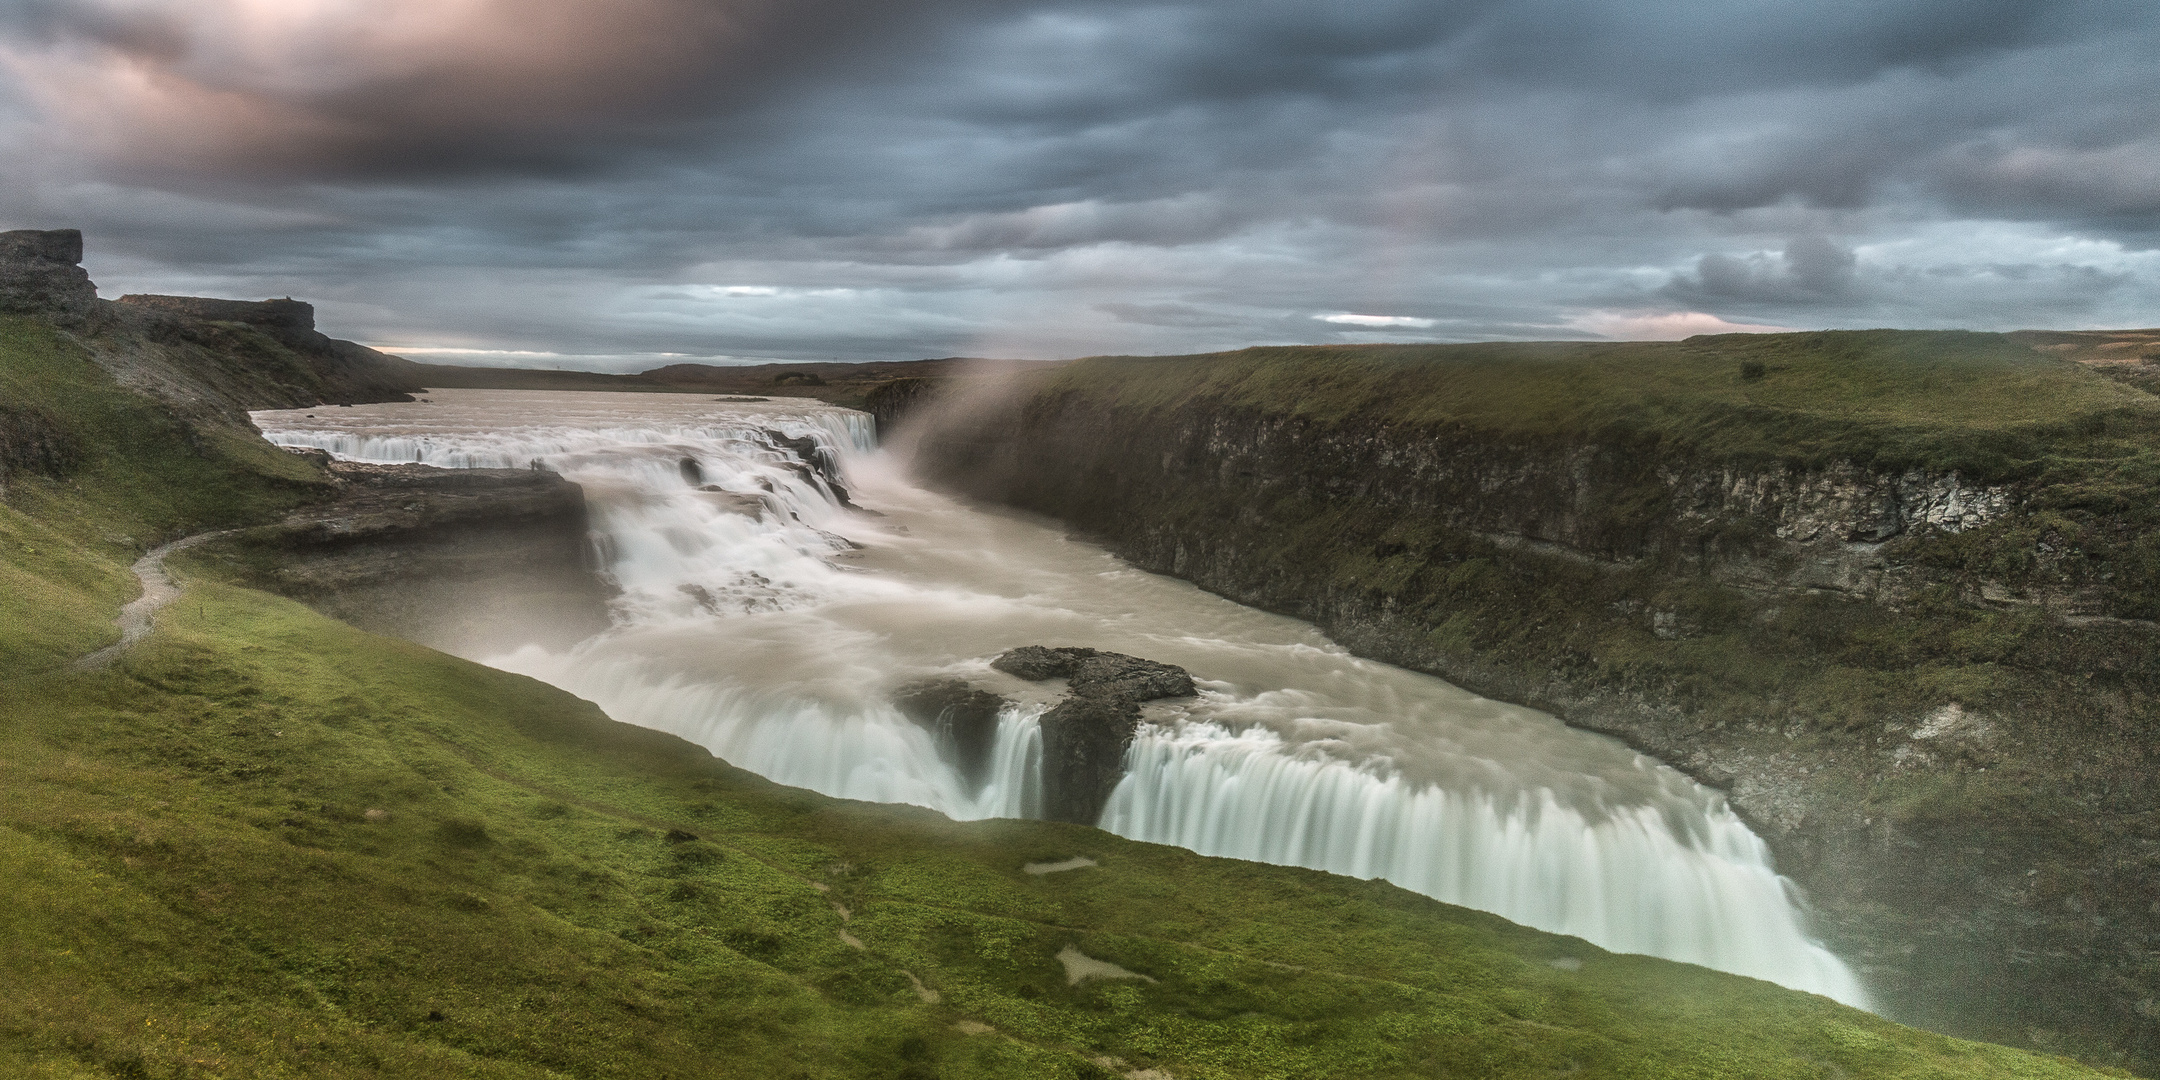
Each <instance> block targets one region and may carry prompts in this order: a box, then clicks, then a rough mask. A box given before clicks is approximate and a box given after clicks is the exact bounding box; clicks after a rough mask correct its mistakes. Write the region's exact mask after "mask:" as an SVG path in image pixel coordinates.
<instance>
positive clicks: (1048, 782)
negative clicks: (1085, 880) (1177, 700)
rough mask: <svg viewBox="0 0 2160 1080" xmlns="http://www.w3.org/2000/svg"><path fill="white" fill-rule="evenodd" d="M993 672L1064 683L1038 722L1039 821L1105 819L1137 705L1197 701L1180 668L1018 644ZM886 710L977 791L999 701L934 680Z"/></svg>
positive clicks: (901, 694) (909, 689) (901, 693)
mask: <svg viewBox="0 0 2160 1080" xmlns="http://www.w3.org/2000/svg"><path fill="white" fill-rule="evenodd" d="M990 666H991V667H993V668H996V669H997V670H999V671H1002V672H1005V673H1006V674H1008V675H1014V676H1018V677H1019V678H1022V679H1026V680H1028V681H1029V682H1041V681H1043V680H1045V679H1064V680H1065V686H1066V694H1065V697H1064V698H1063V699H1062V700H1060V701H1059V702H1058V703H1057V704H1056V705H1053V706H1051V708H1050V711H1049V712H1046V713H1044V714H1043V718H1042V785H1043V816H1044V817H1047V818H1049V819H1051V820H1053V821H1070V822H1075V823H1078V824H1081V825H1093V824H1095V822H1096V819H1098V818H1100V817H1101V816H1102V810H1103V804H1104V803H1105V802H1106V801H1108V800H1109V798H1110V791H1111V789H1112V788H1115V787H1116V786H1117V782H1118V779H1119V778H1120V777H1122V776H1123V775H1124V774H1125V748H1126V747H1128V746H1130V745H1132V740H1133V732H1134V731H1135V730H1137V729H1138V728H1139V726H1140V703H1141V702H1144V701H1154V700H1157V699H1159V698H1171V697H1185V696H1188V695H1190V694H1192V693H1193V692H1194V690H1193V681H1192V676H1191V675H1188V674H1186V672H1185V669H1184V668H1181V667H1177V666H1175V665H1172V664H1159V663H1156V662H1155V661H1153V660H1142V659H1140V658H1139V657H1137V656H1126V655H1125V654H1123V653H1114V652H1101V651H1098V650H1095V649H1083V648H1049V647H1046V646H1042V645H1024V646H1022V647H1020V648H1017V649H1013V650H1011V651H1010V652H1006V653H1004V654H1002V655H1000V656H999V657H998V658H997V659H995V660H992V661H991V662H990ZM893 704H895V705H897V706H899V708H900V711H901V712H902V713H904V714H905V715H906V716H907V717H908V718H909V719H911V720H914V721H915V722H916V723H918V724H921V725H922V726H923V727H925V728H927V729H929V730H930V731H931V732H932V733H934V734H935V735H936V736H937V738H938V749H939V752H940V753H942V754H945V755H946V757H947V760H950V761H952V762H953V763H954V765H955V766H956V767H957V768H959V770H960V772H961V775H962V776H964V777H966V778H967V781H968V783H969V784H970V785H971V786H973V787H975V788H976V789H978V790H979V789H980V788H981V786H982V783H983V781H984V780H986V779H987V776H986V773H987V772H988V769H989V764H990V749H991V745H992V743H993V742H995V740H996V738H997V715H998V711H999V710H1000V709H1003V708H1004V707H1005V699H1004V698H1002V697H999V696H998V695H996V694H992V693H990V692H988V691H986V690H978V689H976V688H975V687H972V686H969V685H968V684H967V683H966V682H964V681H962V680H960V679H935V680H928V681H924V682H917V683H910V684H908V685H906V686H903V687H901V688H900V689H899V690H898V691H897V692H895V693H894V695H893Z"/></svg>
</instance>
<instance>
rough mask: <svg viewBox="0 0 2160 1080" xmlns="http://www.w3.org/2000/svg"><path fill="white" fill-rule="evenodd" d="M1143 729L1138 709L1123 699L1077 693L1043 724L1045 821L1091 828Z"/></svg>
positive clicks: (1045, 714) (1097, 694)
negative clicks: (1136, 735) (1137, 736)
mask: <svg viewBox="0 0 2160 1080" xmlns="http://www.w3.org/2000/svg"><path fill="white" fill-rule="evenodd" d="M1139 727H1140V703H1139V702H1137V701H1134V700H1133V699H1131V698H1129V697H1125V696H1124V695H1121V694H1109V693H1075V694H1068V695H1066V697H1065V700H1063V701H1060V702H1058V703H1057V704H1056V705H1055V706H1052V707H1051V709H1050V711H1049V712H1046V713H1044V714H1043V718H1042V785H1043V816H1044V817H1046V818H1049V819H1050V820H1052V821H1070V822H1073V823H1075V824H1079V825H1093V824H1095V822H1096V821H1097V820H1098V819H1099V818H1101V817H1102V810H1103V805H1104V804H1105V803H1107V802H1108V801H1109V800H1110V792H1111V790H1112V789H1114V788H1116V787H1117V782H1118V779H1119V778H1120V777H1122V776H1124V775H1125V748H1126V747H1128V746H1131V745H1132V740H1133V732H1134V731H1135V730H1137V729H1138V728H1139Z"/></svg>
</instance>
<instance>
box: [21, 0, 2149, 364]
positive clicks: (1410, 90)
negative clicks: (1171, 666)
mask: <svg viewBox="0 0 2160 1080" xmlns="http://www.w3.org/2000/svg"><path fill="white" fill-rule="evenodd" d="M2153 55H2160V15H2156V12H2155V10H2154V9H2153V8H2152V7H2151V5H2149V4H2140V3H2117V2H2084V3H2034V2H2017V3H2011V2H1992V0H1873V2H1866V3H1863V2H1860V0H1825V2H1821V3H1814V4H1807V5H1795V4H1790V3H1769V2H1758V0H1716V2H1712V0H1699V2H1648V0H1598V2H1591V3H1583V2H1561V0H1544V2H1533V0H1465V2H1461V3H1448V4H1440V3H1433V2H1430V0H1342V2H1338V3H1333V4H1326V5H1315V4H1310V3H1292V2H1289V0H1185V2H1153V3H1147V2H1139V0H1098V2H1092V3H1028V2H1023V0H1002V2H1001V0H938V2H935V3H880V2H873V0H794V2H789V3H780V2H779V0H612V2H608V3H601V2H598V0H521V2H518V3H510V2H508V0H383V2H379V3H374V4H369V5H360V4H352V3H347V2H343V0H283V2H278V3H271V2H269V0H161V2H153V0H14V2H13V3H7V2H5V0H0V78H4V83H0V218H4V219H5V223H6V224H9V225H24V226H31V225H50V224H77V225H81V226H83V227H84V228H86V229H88V230H89V231H90V234H91V242H92V250H93V258H92V265H91V268H92V270H93V272H94V273H95V274H96V275H97V277H98V279H99V281H100V282H101V283H102V284H104V285H106V286H108V290H109V291H110V290H112V289H126V290H130V291H159V292H172V291H214V292H226V293H233V294H239V295H272V294H274V295H284V294H286V293H294V294H296V295H298V294H305V295H308V296H310V297H311V298H314V299H317V300H318V301H320V302H321V303H322V305H323V311H324V317H325V319H326V321H328V322H330V323H331V324H332V325H334V326H336V327H339V328H342V329H343V330H344V331H345V332H347V333H350V334H356V335H360V336H363V337H366V338H368V339H370V340H372V341H376V342H380V343H384V344H390V345H400V346H411V347H414V348H415V349H431V350H450V352H445V353H443V354H442V355H463V356H471V357H476V358H480V359H483V360H485V359H489V358H503V357H512V356H513V355H515V356H527V357H530V356H534V355H537V356H540V357H543V358H553V359H559V360H561V362H564V363H581V362H589V363H600V364H612V365H616V366H637V365H638V364H640V363H643V362H645V361H646V360H648V359H650V358H651V357H653V356H655V355H657V354H662V353H666V354H686V355H691V356H802V357H811V356H835V355H838V356H905V355H911V354H913V355H949V354H953V353H961V352H974V353H983V352H1007V353H1028V354H1033V355H1072V354H1079V353H1086V352H1107V351H1118V352H1143V351H1172V350H1184V349H1201V348H1222V347H1234V346H1240V345H1245V344H1252V343H1259V342H1279V341H1297V340H1320V341H1371V340H1466V339H1478V338H1494V337H1512V338H1523V337H1533V338H1535V337H1543V338H1550V337H1597V336H1679V335H1681V334H1684V333H1689V332H1699V331H1701V330H1714V329H1721V328H1729V327H1736V326H1737V327H1745V326H1769V327H1776V326H1846V325H1906V326H1954V325H1965V326H1977V327H1988V328H2008V327H2010V326H2016V325H2056V326H2071V325H2078V326H2093V325H2131V324H2139V325H2150V324H2153V323H2160V300H2156V297H2160V288H2156V286H2160V256H2156V254H2155V245H2156V243H2160V107H2156V106H2155V105H2154V104H2153V103H2154V102H2160V72H2156V70H2155V66H2154V65H2152V64H2151V63H2150V62H2149V58H2150V57H2151V56H2153ZM459 350H469V351H465V352H460V351H459ZM430 355H435V354H433V353H430Z"/></svg>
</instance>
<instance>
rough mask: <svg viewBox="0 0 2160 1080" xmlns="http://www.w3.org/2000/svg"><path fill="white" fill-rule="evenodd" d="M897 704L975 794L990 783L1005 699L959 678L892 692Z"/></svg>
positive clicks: (925, 682) (932, 680) (909, 686)
mask: <svg viewBox="0 0 2160 1080" xmlns="http://www.w3.org/2000/svg"><path fill="white" fill-rule="evenodd" d="M892 702H893V704H894V705H895V706H897V707H898V708H899V709H900V712H901V713H902V714H903V715H905V716H906V717H907V718H908V719H910V720H913V721H915V722H916V723H917V724H920V725H922V727H923V729H924V730H926V731H928V732H930V734H931V735H933V736H935V737H936V739H937V746H938V753H939V754H940V755H942V756H943V757H944V758H945V760H946V761H947V762H949V763H950V764H951V765H952V766H953V768H954V769H955V770H957V771H958V772H959V773H960V776H961V779H963V780H965V781H966V782H967V785H968V789H969V790H970V791H978V792H979V791H981V790H982V788H983V783H984V782H985V781H986V780H988V779H989V772H990V751H991V749H992V748H993V747H994V746H995V745H996V743H997V726H998V713H1000V712H1002V711H1003V710H1004V708H1005V705H1006V702H1005V699H1004V698H1001V697H999V696H997V695H996V694H993V693H991V692H989V691H988V690H978V689H976V688H975V687H973V686H970V685H968V684H967V683H966V682H965V681H963V680H960V679H927V680H924V681H921V682H914V683H909V684H908V685H906V686H903V687H901V688H900V689H899V690H896V691H894V692H893V697H892Z"/></svg>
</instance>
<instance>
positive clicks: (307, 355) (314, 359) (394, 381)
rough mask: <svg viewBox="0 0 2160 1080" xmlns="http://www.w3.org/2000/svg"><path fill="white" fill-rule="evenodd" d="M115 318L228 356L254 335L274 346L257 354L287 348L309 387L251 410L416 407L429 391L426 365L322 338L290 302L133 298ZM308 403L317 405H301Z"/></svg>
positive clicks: (310, 308) (308, 314) (303, 307)
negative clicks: (219, 348) (388, 404)
mask: <svg viewBox="0 0 2160 1080" xmlns="http://www.w3.org/2000/svg"><path fill="white" fill-rule="evenodd" d="M113 310H114V311H115V312H117V313H120V314H121V315H122V316H124V317H128V318H132V319H134V320H135V321H137V322H139V323H141V324H142V325H143V326H145V327H146V328H148V329H150V330H152V331H153V332H156V333H159V334H161V335H162V336H165V337H167V338H176V339H178V340H180V341H190V342H203V343H214V344H219V345H223V346H224V347H225V348H226V349H227V350H228V351H231V350H233V349H234V348H236V347H237V348H238V349H247V348H249V347H250V346H251V345H255V343H254V342H251V341H250V340H249V339H250V336H251V335H253V334H259V335H261V337H262V338H264V339H267V340H268V341H269V342H273V343H275V347H274V348H272V349H269V350H263V349H261V348H260V346H255V347H256V350H257V351H266V352H271V353H273V354H274V353H275V351H276V350H277V349H278V348H281V349H282V350H283V351H284V352H285V353H286V354H287V355H288V356H289V357H290V358H291V360H292V361H294V362H295V365H294V366H296V367H298V368H299V369H300V370H301V373H302V379H303V380H304V381H305V382H306V383H307V384H308V385H307V387H306V390H305V391H303V392H302V393H301V394H299V395H294V394H292V393H289V392H288V393H274V392H273V393H265V394H264V395H263V396H262V397H261V398H259V399H256V400H252V401H249V402H248V403H247V405H248V407H249V408H290V407H304V406H308V405H313V404H316V403H317V402H321V403H324V404H331V405H360V404H366V403H369V402H378V401H411V400H412V395H413V394H415V393H417V392H419V391H420V390H421V389H422V388H423V386H424V384H423V382H422V379H421V370H420V365H418V364H415V363H413V362H411V361H409V360H405V359H403V358H401V357H395V356H390V355H388V354H385V353H380V352H377V351H375V350H374V349H370V348H368V347H366V346H364V345H358V344H355V343H353V342H350V341H341V340H339V339H337V338H333V337H330V336H328V335H326V334H323V333H321V332H320V331H318V330H316V329H315V306H314V305H313V304H309V303H306V302H304V301H300V300H294V299H292V298H290V297H286V298H284V299H279V300H220V299H215V298H212V297H206V296H158V295H150V294H130V295H127V296H123V297H121V298H120V299H118V300H116V301H114V302H113ZM264 389H265V390H268V389H269V388H268V387H265V388H264ZM309 397H312V399H313V400H302V399H303V398H309Z"/></svg>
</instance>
